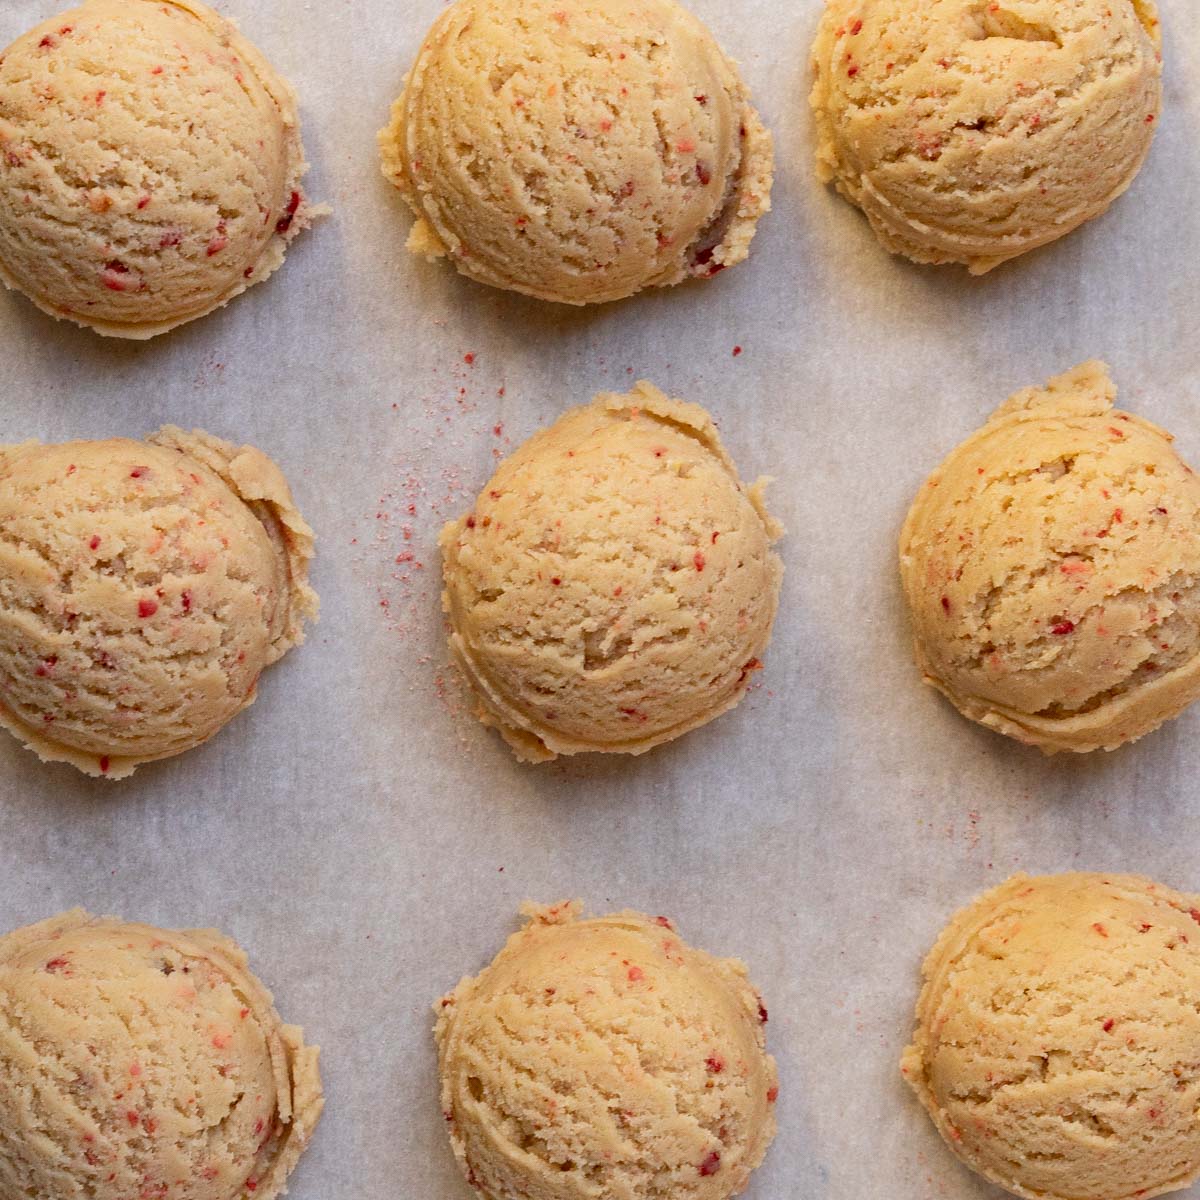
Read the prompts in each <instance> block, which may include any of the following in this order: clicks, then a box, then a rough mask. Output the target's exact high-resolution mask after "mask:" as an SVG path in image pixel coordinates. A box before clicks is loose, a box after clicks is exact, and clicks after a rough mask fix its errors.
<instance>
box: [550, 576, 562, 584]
mask: <svg viewBox="0 0 1200 1200" xmlns="http://www.w3.org/2000/svg"><path fill="white" fill-rule="evenodd" d="M550 582H551V583H552V584H554V586H555V587H562V580H561V579H560V578H559V577H558V576H557V575H555V576H554V577H553V578H552V579H551V580H550Z"/></svg>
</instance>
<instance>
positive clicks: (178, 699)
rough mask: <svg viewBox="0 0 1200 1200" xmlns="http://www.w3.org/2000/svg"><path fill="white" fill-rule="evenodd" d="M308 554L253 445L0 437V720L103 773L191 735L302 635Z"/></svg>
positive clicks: (243, 699)
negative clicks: (0, 441)
mask: <svg viewBox="0 0 1200 1200" xmlns="http://www.w3.org/2000/svg"><path fill="white" fill-rule="evenodd" d="M311 557H312V531H311V530H310V529H309V527H308V526H307V525H306V524H305V523H304V521H303V520H302V518H301V517H300V514H299V513H298V512H297V511H296V508H295V505H294V504H293V503H292V497H291V493H290V492H289V491H288V486H287V483H286V481H285V480H284V478H283V475H282V474H281V473H280V471H279V468H278V467H277V466H275V464H274V463H273V462H271V461H270V459H268V458H267V457H266V455H264V454H263V453H262V452H261V451H260V450H256V449H254V448H253V447H252V446H242V447H235V446H232V445H230V444H229V443H228V442H223V441H220V440H219V439H218V438H214V437H211V436H209V435H208V434H205V433H201V432H200V431H198V430H197V431H195V432H193V433H190V434H189V433H185V432H184V431H183V430H181V429H175V428H174V427H171V426H168V427H166V428H164V429H162V430H160V431H159V432H158V433H156V434H154V435H153V436H152V437H150V438H148V439H147V440H146V441H145V442H136V441H127V440H125V439H121V438H114V439H111V440H109V441H103V442H66V443H64V444H62V445H54V446H43V445H40V444H39V443H37V442H28V443H25V444H24V445H20V446H0V725H3V726H4V727H6V728H7V729H9V730H10V731H11V732H12V733H14V734H15V735H16V736H17V737H18V738H20V739H21V741H23V742H24V743H25V744H26V746H28V747H29V748H30V749H31V750H34V751H36V752H37V753H38V755H39V756H40V757H41V758H42V759H43V760H44V761H49V762H68V763H71V764H73V765H74V766H76V767H78V768H79V769H80V770H81V771H85V772H87V773H88V774H89V775H102V776H106V777H108V778H110V779H120V778H122V777H124V776H126V775H129V774H131V773H132V772H133V770H134V768H135V767H137V766H138V765H139V764H140V763H144V762H149V761H151V760H153V759H159V758H167V757H169V756H171V755H173V754H179V753H181V752H182V751H184V750H189V749H191V748H192V747H194V746H198V745H199V744H200V743H201V742H203V741H206V740H207V739H208V738H210V737H212V735H213V734H214V733H216V732H217V731H218V730H219V729H220V728H221V727H222V726H223V725H225V723H226V722H227V721H229V720H230V719H231V718H232V717H234V716H235V715H236V714H237V713H239V712H240V711H241V710H242V709H243V708H245V707H246V706H247V705H249V704H251V703H252V702H253V700H254V696H255V687H256V684H257V681H258V676H259V673H260V672H261V671H262V670H263V669H264V668H265V667H267V666H268V665H269V664H271V663H273V662H275V661H276V660H277V659H279V658H281V657H282V656H283V654H284V653H285V652H286V651H287V650H289V649H291V647H293V646H295V645H297V644H299V643H300V642H301V641H303V640H304V634H303V628H302V627H303V622H304V619H305V618H306V617H314V616H315V615H316V609H317V598H316V595H315V594H314V593H313V591H312V589H311V588H310V587H309V586H308V582H307V580H308V564H309V560H310V559H311Z"/></svg>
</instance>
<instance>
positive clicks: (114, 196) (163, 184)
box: [0, 0, 312, 338]
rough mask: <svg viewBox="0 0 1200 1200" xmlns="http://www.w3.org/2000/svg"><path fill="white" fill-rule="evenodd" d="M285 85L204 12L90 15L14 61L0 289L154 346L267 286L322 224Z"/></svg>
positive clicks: (94, 5)
mask: <svg viewBox="0 0 1200 1200" xmlns="http://www.w3.org/2000/svg"><path fill="white" fill-rule="evenodd" d="M306 170H307V164H306V163H305V161H304V149H303V147H302V146H301V144H300V127H299V120H298V117H297V113H296V100H295V96H294V95H293V93H292V90H291V88H290V87H289V85H288V84H287V83H286V82H285V81H284V80H283V79H281V78H280V77H279V76H278V75H277V74H276V73H275V72H274V70H273V69H272V68H271V65H270V63H268V62H267V61H266V59H264V58H263V56H262V55H261V54H260V53H259V52H258V50H256V49H255V48H254V46H252V45H251V44H250V43H249V42H248V41H246V39H245V38H243V37H242V36H241V35H240V34H239V33H238V32H237V29H236V28H235V26H234V25H232V24H231V23H230V22H229V21H227V20H225V19H224V18H223V17H221V16H218V15H217V14H216V13H215V12H213V11H212V10H211V9H209V8H206V7H205V6H204V5H203V4H200V3H197V0H87V3H85V4H84V5H82V7H80V8H76V9H72V10H71V11H70V12H65V13H63V14H62V15H60V16H57V17H55V18H53V19H52V20H50V21H46V22H44V23H43V24H41V25H39V26H38V27H37V28H36V29H33V30H31V31H30V32H29V33H27V34H25V35H24V36H23V37H19V38H18V39H17V40H16V41H15V42H14V43H13V44H12V45H11V46H9V48H8V49H7V50H6V51H5V52H4V54H3V55H2V56H0V280H2V281H3V282H4V283H5V284H7V285H8V287H10V288H14V289H17V290H19V291H22V292H24V293H25V294H26V295H27V296H28V297H29V298H30V299H31V300H32V301H33V302H34V303H35V304H36V305H37V306H38V308H40V309H42V311H43V312H47V313H49V314H50V315H51V316H52V317H59V318H64V317H65V318H66V319H67V320H70V321H74V322H76V323H77V324H79V325H84V326H89V327H90V328H92V329H94V330H95V331H96V332H97V333H101V334H105V335H107V336H110V337H123V338H150V337H154V336H155V335H156V334H160V333H165V332H166V331H167V330H169V329H173V328H175V326H177V325H182V324H183V323H184V322H186V321H191V320H194V319H195V318H197V317H202V316H205V315H206V314H208V313H210V312H212V311H213V310H214V309H217V308H220V307H221V306H222V305H224V304H226V303H228V301H230V300H232V299H233V298H234V297H235V296H237V295H239V294H240V293H242V292H244V291H245V290H246V289H247V288H248V287H250V286H252V285H253V284H255V283H258V282H259V281H261V280H263V279H266V278H267V276H268V275H270V274H271V273H272V272H273V271H274V270H275V269H276V268H277V267H278V266H279V265H280V264H281V263H282V262H283V257H284V253H285V251H286V249H287V245H288V243H289V242H290V241H291V239H292V238H293V237H295V236H296V234H297V233H299V231H300V230H301V229H303V228H304V227H305V226H306V225H307V224H308V223H309V220H310V217H311V215H312V210H311V209H310V208H309V206H308V204H307V202H306V201H305V199H304V193H303V191H302V190H301V186H300V179H301V176H303V174H304V172H305V171H306Z"/></svg>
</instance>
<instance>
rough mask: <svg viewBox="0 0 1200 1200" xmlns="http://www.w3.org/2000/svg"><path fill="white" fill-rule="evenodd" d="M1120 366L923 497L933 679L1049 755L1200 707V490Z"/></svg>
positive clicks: (1066, 383) (907, 572)
mask: <svg viewBox="0 0 1200 1200" xmlns="http://www.w3.org/2000/svg"><path fill="white" fill-rule="evenodd" d="M1115 397H1116V389H1115V387H1114V386H1113V384H1112V382H1111V380H1110V379H1109V376H1108V368H1107V367H1105V365H1104V364H1103V363H1098V362H1088V363H1084V364H1083V365H1082V366H1080V367H1077V368H1076V369H1075V370H1073V371H1070V372H1068V373H1067V374H1066V375H1062V376H1060V377H1059V378H1057V379H1054V380H1051V382H1050V383H1049V384H1047V385H1046V386H1045V387H1043V388H1029V389H1027V390H1025V391H1022V392H1018V393H1017V394H1016V395H1015V396H1013V397H1012V398H1011V399H1010V400H1008V401H1007V402H1006V403H1005V404H1003V405H1002V406H1001V407H1000V408H999V409H998V410H997V411H996V413H995V415H994V416H993V417H992V419H991V420H990V421H988V423H987V424H986V425H985V426H984V427H983V428H982V429H981V430H980V431H979V432H978V433H976V434H975V435H974V436H973V437H970V438H968V439H967V441H965V442H964V443H963V444H962V445H961V446H959V447H958V449H956V450H954V451H953V452H952V453H951V454H950V456H949V457H948V458H947V459H946V461H945V462H944V463H942V465H941V466H940V467H939V468H938V469H937V470H936V471H935V472H934V473H933V474H932V475H931V476H930V477H929V479H928V480H927V481H926V483H925V485H924V486H923V487H922V489H921V492H920V494H919V495H918V496H917V499H916V501H915V502H914V504H913V506H912V509H911V511H910V512H909V514H908V520H907V521H906V522H905V525H904V530H903V532H902V534H901V536H900V573H901V577H902V579H903V583H904V592H905V595H906V596H907V598H908V604H909V607H910V609H911V612H912V620H913V627H914V631H915V633H916V648H917V661H918V663H919V665H920V666H921V669H922V671H923V672H924V675H925V679H926V681H927V682H929V683H931V684H933V686H934V687H936V688H938V689H939V690H940V691H941V692H943V693H944V694H945V695H946V696H947V697H948V698H949V699H950V700H951V701H952V702H953V703H954V705H955V706H956V707H957V708H958V709H959V711H961V712H962V713H963V714H964V715H965V716H967V717H970V718H971V719H972V720H974V721H979V722H981V723H982V724H984V725H987V726H989V727H990V728H992V729H995V730H998V731H999V732H1000V733H1005V734H1007V735H1008V736H1010V737H1014V738H1017V739H1018V740H1020V741H1023V742H1027V743H1029V744H1031V745H1036V746H1040V747H1042V749H1043V750H1046V751H1048V752H1052V751H1056V750H1075V751H1088V750H1096V749H1099V748H1101V747H1103V748H1104V749H1108V750H1111V749H1114V748H1115V747H1117V746H1119V745H1121V744H1122V743H1124V742H1130V741H1133V740H1134V739H1135V738H1139V737H1141V736H1142V735H1143V734H1146V733H1149V732H1150V731H1151V730H1152V729H1155V728H1157V727H1158V726H1159V725H1161V724H1162V723H1163V722H1164V721H1166V720H1168V719H1169V718H1171V717H1174V716H1177V715H1178V714H1179V713H1180V712H1182V711H1183V709H1184V708H1186V707H1187V705H1189V704H1190V703H1191V702H1192V701H1193V700H1195V699H1196V697H1197V696H1198V695H1200V480H1197V478H1196V476H1195V475H1194V474H1193V472H1192V470H1191V468H1190V467H1188V466H1187V465H1186V464H1185V463H1184V462H1183V461H1182V460H1181V459H1180V458H1179V456H1178V455H1177V454H1176V453H1175V451H1174V449H1173V448H1172V446H1171V436H1170V434H1168V433H1165V432H1164V431H1163V430H1161V429H1159V428H1157V427H1156V426H1154V425H1151V424H1150V422H1149V421H1144V420H1142V419H1141V418H1139V417H1134V416H1131V415H1130V414H1129V413H1125V412H1119V411H1116V410H1114V409H1113V401H1114V399H1115Z"/></svg>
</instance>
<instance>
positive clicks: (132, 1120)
mask: <svg viewBox="0 0 1200 1200" xmlns="http://www.w3.org/2000/svg"><path fill="white" fill-rule="evenodd" d="M125 1120H127V1121H128V1122H129V1124H130V1125H140V1124H141V1123H142V1116H141V1114H140V1113H136V1112H134V1111H133V1109H132V1108H131V1109H130V1110H129V1111H128V1112H127V1113H126V1114H125Z"/></svg>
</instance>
